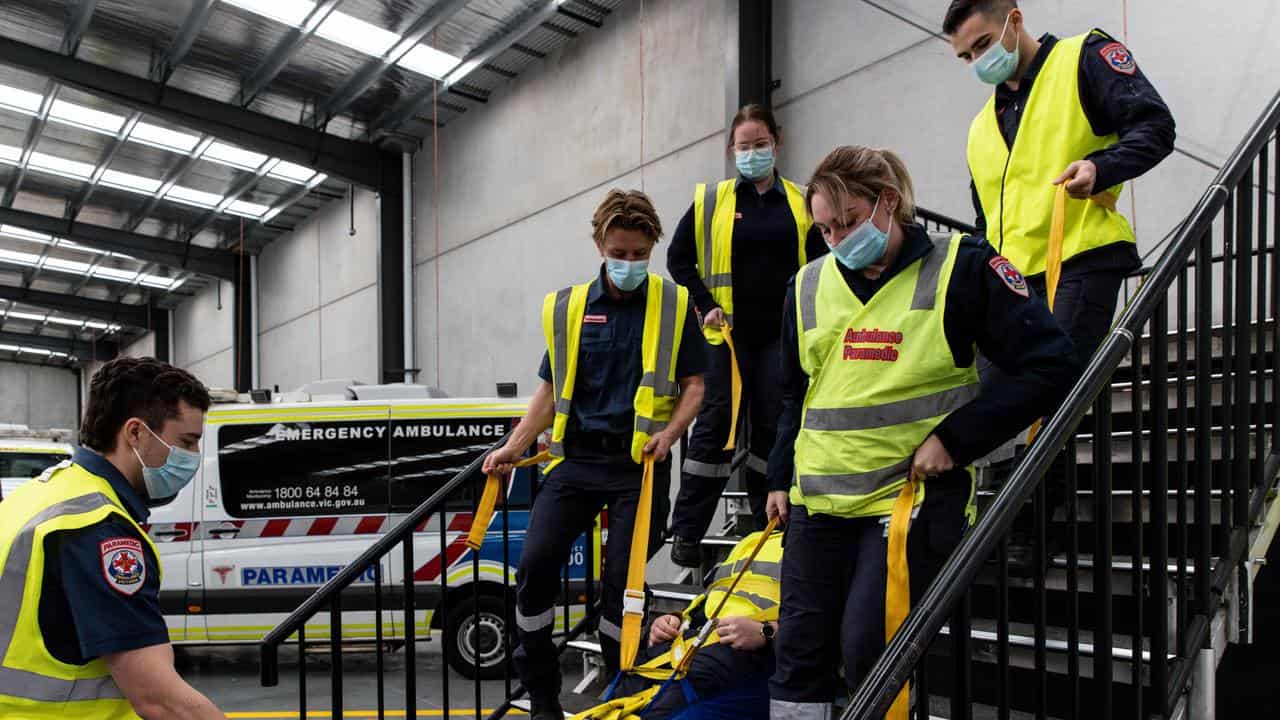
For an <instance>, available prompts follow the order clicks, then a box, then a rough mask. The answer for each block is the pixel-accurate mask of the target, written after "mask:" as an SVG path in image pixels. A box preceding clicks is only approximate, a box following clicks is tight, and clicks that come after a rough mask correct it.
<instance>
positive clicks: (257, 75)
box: [240, 0, 342, 107]
mask: <svg viewBox="0 0 1280 720" xmlns="http://www.w3.org/2000/svg"><path fill="white" fill-rule="evenodd" d="M340 4H342V0H324V2H321V3H318V4H317V5H316V6H315V7H314V8H312V10H311V12H310V13H309V14H308V15H307V18H306V19H305V20H303V21H302V27H291V28H289V32H288V33H286V34H285V36H284V39H283V40H281V41H280V43H279V44H278V45H276V47H275V49H274V50H272V51H271V53H270V54H269V55H267V57H266V59H264V60H263V61H262V64H261V65H259V66H258V67H257V69H256V70H254V71H253V72H252V73H250V74H249V76H248V77H247V78H245V79H244V80H243V81H241V83H240V106H241V107H248V106H249V103H251V102H253V99H254V98H255V97H257V96H258V93H260V92H262V90H263V89H264V88H266V87H267V86H268V85H270V84H271V81H272V80H275V79H276V76H277V75H279V74H280V71H281V70H283V69H284V66H285V65H288V64H289V59H290V58H292V57H293V55H294V53H296V52H298V50H299V49H300V48H301V47H302V46H303V45H305V44H306V42H307V41H308V40H310V39H311V36H312V35H315V34H316V30H319V29H320V26H321V25H322V24H323V23H324V21H325V20H328V19H329V15H331V14H332V13H333V11H334V10H337V9H338V5H340Z"/></svg>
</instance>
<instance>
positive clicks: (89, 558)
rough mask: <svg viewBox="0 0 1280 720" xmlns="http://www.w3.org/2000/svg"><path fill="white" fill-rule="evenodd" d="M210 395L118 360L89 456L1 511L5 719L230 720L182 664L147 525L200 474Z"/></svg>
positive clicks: (106, 373)
mask: <svg viewBox="0 0 1280 720" xmlns="http://www.w3.org/2000/svg"><path fill="white" fill-rule="evenodd" d="M208 409H209V393H208V392H207V391H206V390H205V387H204V385H202V384H201V383H200V381H199V380H197V379H195V378H194V377H193V376H191V375H190V374H189V373H187V372H186V371H184V370H179V369H177V368H175V367H173V366H171V365H169V364H168V363H163V362H160V361H158V360H155V359H152V358H142V359H138V358H119V359H116V360H112V361H111V362H108V363H107V364H106V365H103V366H102V369H100V370H99V371H98V372H97V373H96V374H94V376H93V381H92V383H91V385H90V388H89V402H88V407H87V408H86V410H85V415H84V422H83V424H82V426H81V429H80V442H81V444H82V446H83V447H80V448H79V449H77V450H76V452H75V455H74V456H73V458H72V460H71V461H70V462H64V463H62V464H60V465H57V466H55V467H53V468H50V469H49V470H48V471H46V472H45V474H44V475H41V476H40V477H39V478H37V479H35V480H31V481H30V482H27V483H25V484H23V485H22V486H21V487H19V488H18V490H17V491H16V492H14V493H13V494H12V495H10V496H9V497H7V498H5V501H4V502H3V503H0V563H3V574H2V575H0V645H3V647H0V658H3V664H2V665H0V717H4V718H28V719H34V718H59V719H63V718H77V719H81V718H83V719H86V720H117V719H121V720H123V719H125V718H137V717H139V716H141V717H143V718H147V719H148V720H151V719H152V718H156V719H159V718H184V719H186V718H193V719H195V720H206V719H209V718H223V717H224V716H223V714H222V713H221V712H219V711H218V709H217V708H216V707H214V706H213V703H211V702H210V701H209V700H208V698H206V697H204V696H203V695H201V694H200V693H199V692H197V691H196V690H195V689H193V688H192V687H191V686H190V685H188V684H187V683H186V682H185V681H183V679H182V678H181V677H179V676H178V673H177V672H175V671H174V668H173V648H172V647H171V646H170V645H169V631H168V629H167V627H166V626H165V622H164V617H163V615H161V613H160V601H159V592H160V571H161V568H160V563H159V558H158V553H157V551H156V548H155V546H154V545H152V543H151V540H150V538H148V536H147V534H146V533H145V532H144V531H143V530H142V528H141V527H140V525H141V524H142V523H145V522H146V521H147V515H148V510H147V507H148V506H150V505H156V504H159V503H161V502H164V501H165V500H167V499H171V498H173V496H175V495H177V494H178V491H179V490H181V489H182V488H183V487H184V486H185V485H186V484H187V483H188V482H190V481H191V478H192V477H194V476H195V473H196V470H197V469H198V468H199V466H200V435H201V433H202V431H203V428H204V414H205V411H206V410H208Z"/></svg>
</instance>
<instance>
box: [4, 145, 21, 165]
mask: <svg viewBox="0 0 1280 720" xmlns="http://www.w3.org/2000/svg"><path fill="white" fill-rule="evenodd" d="M0 161H2V162H8V163H15V164H16V163H20V162H22V148H20V147H14V146H13V145H0Z"/></svg>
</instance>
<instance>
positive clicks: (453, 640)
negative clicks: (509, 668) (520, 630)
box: [445, 594, 515, 680]
mask: <svg viewBox="0 0 1280 720" xmlns="http://www.w3.org/2000/svg"><path fill="white" fill-rule="evenodd" d="M477 605H478V607H479V610H480V611H479V613H476V607H477ZM505 612H506V609H505V608H504V607H503V604H502V598H501V597H496V596H493V595H481V596H480V598H479V603H478V604H477V602H476V599H475V598H473V597H471V595H470V594H468V595H467V596H466V599H465V600H463V601H462V602H459V603H458V604H457V605H455V606H453V607H451V608H449V626H448V627H447V628H445V632H446V633H448V638H449V650H448V657H449V665H450V666H451V667H452V668H453V669H454V670H456V671H457V672H458V673H459V674H460V675H462V676H463V677H465V678H467V679H469V680H500V679H502V678H503V677H504V676H505V675H506V667H505V663H506V659H507V648H506V642H507V624H508V621H509V620H508V618H506V617H504V613H505ZM514 639H515V629H514V628H512V640H514Z"/></svg>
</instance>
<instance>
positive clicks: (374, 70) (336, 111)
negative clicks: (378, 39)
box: [309, 0, 467, 127]
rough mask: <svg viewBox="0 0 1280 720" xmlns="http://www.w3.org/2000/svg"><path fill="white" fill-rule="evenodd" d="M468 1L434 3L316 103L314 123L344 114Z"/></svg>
mask: <svg viewBox="0 0 1280 720" xmlns="http://www.w3.org/2000/svg"><path fill="white" fill-rule="evenodd" d="M466 4H467V0H442V2H438V3H435V4H434V5H432V6H431V7H430V8H428V9H427V11H426V12H424V13H422V14H421V15H419V16H418V18H417V19H416V20H414V21H413V22H412V23H410V24H409V27H408V29H406V30H405V32H404V35H403V36H402V38H401V40H400V42H398V43H396V44H395V45H394V46H392V48H391V49H390V50H388V51H387V52H386V54H385V55H383V56H382V57H380V58H374V59H372V60H370V61H368V62H366V63H365V64H364V66H363V67H361V68H360V70H359V71H357V72H356V74H355V75H352V76H351V79H349V80H347V82H345V83H343V85H342V87H340V88H338V90H337V91H336V92H334V93H333V94H332V95H330V96H329V97H328V98H326V99H324V100H321V101H320V102H319V103H317V104H316V111H315V114H314V115H313V116H312V117H311V118H310V120H311V122H310V123H309V124H311V125H312V126H314V127H321V126H323V125H324V124H325V123H327V122H329V120H331V119H333V118H334V117H336V116H338V115H341V114H342V113H343V112H345V111H346V109H347V108H349V107H351V103H353V102H355V100H356V98H359V97H360V96H361V95H363V94H364V93H365V91H366V90H368V89H369V88H370V87H372V86H373V84H374V83H376V82H378V80H380V79H381V78H382V76H383V75H386V73H387V71H388V70H390V69H391V68H392V67H394V66H395V64H396V63H398V62H400V60H401V58H403V57H404V56H405V55H407V54H408V53H409V51H410V50H412V49H413V48H414V47H416V46H417V45H418V43H420V42H422V39H423V38H425V37H426V36H427V34H428V33H430V32H431V31H432V30H435V29H436V28H437V27H439V26H440V24H441V23H443V22H444V21H446V20H448V19H449V18H451V17H453V16H454V15H456V14H457V13H458V11H459V10H461V9H462V8H463V7H464V6H465V5H466Z"/></svg>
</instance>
